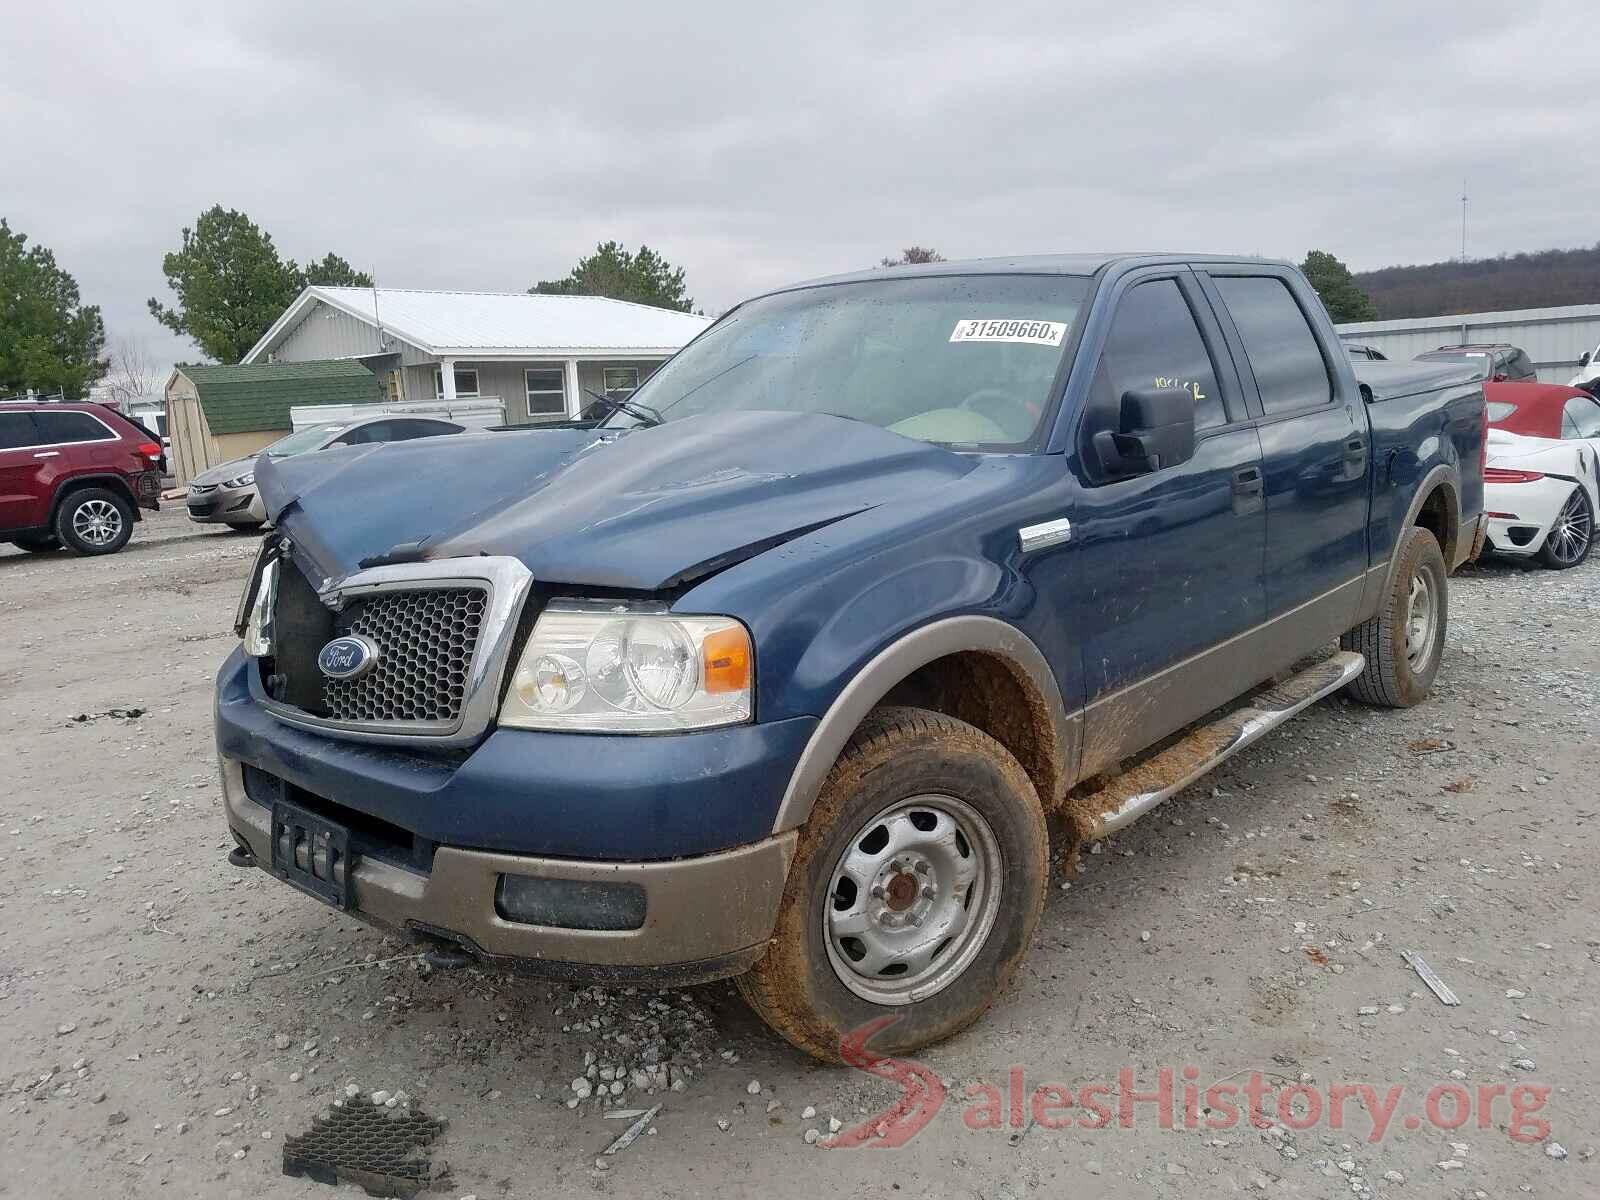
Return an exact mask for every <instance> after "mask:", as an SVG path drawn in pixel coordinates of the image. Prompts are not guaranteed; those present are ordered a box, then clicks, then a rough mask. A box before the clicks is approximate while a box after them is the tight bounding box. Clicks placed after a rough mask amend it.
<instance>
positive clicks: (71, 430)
mask: <svg viewBox="0 0 1600 1200" xmlns="http://www.w3.org/2000/svg"><path fill="white" fill-rule="evenodd" d="M33 423H34V424H35V425H37V426H38V427H39V443H40V444H41V445H44V446H55V445H59V444H61V443H63V442H114V441H116V439H117V435H116V434H114V433H112V432H111V430H110V429H109V428H108V427H107V426H106V425H105V423H104V422H101V421H98V420H96V419H95V418H94V417H91V416H90V415H89V414H88V413H86V412H70V411H69V412H35V413H34V414H33Z"/></svg>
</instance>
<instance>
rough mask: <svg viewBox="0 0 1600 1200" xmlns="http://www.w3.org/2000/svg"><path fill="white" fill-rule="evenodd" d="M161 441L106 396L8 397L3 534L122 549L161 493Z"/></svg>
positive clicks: (55, 544) (1, 481)
mask: <svg viewBox="0 0 1600 1200" xmlns="http://www.w3.org/2000/svg"><path fill="white" fill-rule="evenodd" d="M161 460H162V454H161V444H160V442H158V441H155V440H154V439H152V438H151V436H150V434H149V432H148V431H147V430H145V429H143V428H141V427H140V426H138V425H135V424H134V423H133V422H131V421H129V420H128V419H127V418H126V417H124V416H122V415H121V414H120V413H118V412H116V411H115V410H114V409H111V408H107V407H106V406H105V405H102V404H91V403H83V404H74V403H66V402H50V403H28V402H23V403H16V402H6V403H0V541H7V542H11V543H12V544H14V545H17V546H20V547H21V548H22V549H24V550H29V551H32V552H33V553H35V554H44V553H49V552H50V551H53V550H59V549H61V548H62V547H63V546H65V547H66V548H67V549H69V550H71V551H73V553H75V554H114V553H115V552H116V551H118V550H121V549H122V548H123V547H124V546H126V545H127V544H128V539H129V538H130V537H131V536H132V535H133V527H134V525H135V523H137V522H138V520H139V510H140V509H150V510H151V511H154V510H156V509H157V508H159V507H160V495H161V467H160V464H161Z"/></svg>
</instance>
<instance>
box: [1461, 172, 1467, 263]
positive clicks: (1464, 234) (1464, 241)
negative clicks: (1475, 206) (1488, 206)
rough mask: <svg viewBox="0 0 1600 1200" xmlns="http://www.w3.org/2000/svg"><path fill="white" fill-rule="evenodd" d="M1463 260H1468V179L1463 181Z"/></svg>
mask: <svg viewBox="0 0 1600 1200" xmlns="http://www.w3.org/2000/svg"><path fill="white" fill-rule="evenodd" d="M1461 261H1462V262H1466V261H1467V181H1466V180H1465V179H1463V180H1462V181H1461Z"/></svg>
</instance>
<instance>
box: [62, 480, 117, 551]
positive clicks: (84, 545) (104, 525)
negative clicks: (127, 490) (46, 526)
mask: <svg viewBox="0 0 1600 1200" xmlns="http://www.w3.org/2000/svg"><path fill="white" fill-rule="evenodd" d="M56 536H57V537H58V538H60V539H61V543H62V545H64V546H66V548H67V549H68V550H71V551H72V552H73V553H74V554H115V553H116V552H117V551H118V550H121V549H122V548H123V547H124V546H126V545H127V544H128V539H129V538H130V537H132V536H133V509H132V507H131V506H130V505H129V504H128V502H127V501H126V500H124V499H123V498H122V497H121V496H119V495H117V493H115V492H111V491H107V490H106V489H104V488H84V489H83V490H82V491H81V492H73V493H72V495H70V496H68V497H67V498H66V499H65V500H63V501H62V502H61V507H60V508H58V509H57V510H56Z"/></svg>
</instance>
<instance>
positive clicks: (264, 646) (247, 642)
mask: <svg viewBox="0 0 1600 1200" xmlns="http://www.w3.org/2000/svg"><path fill="white" fill-rule="evenodd" d="M246 586H248V585H246ZM277 594H278V560H277V559H275V558H274V559H269V560H268V561H267V564H266V565H265V566H264V567H262V568H261V582H260V583H259V584H258V585H257V587H256V597H255V599H254V600H253V601H251V603H250V611H249V613H248V614H247V615H246V617H245V623H244V652H245V653H246V654H248V655H250V657H251V658H262V657H265V656H266V655H268V654H271V653H272V603H273V599H274V598H275V597H276V596H277Z"/></svg>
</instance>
